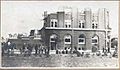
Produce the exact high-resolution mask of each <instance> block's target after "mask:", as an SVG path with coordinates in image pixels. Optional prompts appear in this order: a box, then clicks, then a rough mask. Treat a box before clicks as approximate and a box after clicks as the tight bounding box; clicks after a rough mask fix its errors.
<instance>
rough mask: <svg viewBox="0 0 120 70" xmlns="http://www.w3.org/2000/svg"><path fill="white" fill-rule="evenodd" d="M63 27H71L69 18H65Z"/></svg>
mask: <svg viewBox="0 0 120 70" xmlns="http://www.w3.org/2000/svg"><path fill="white" fill-rule="evenodd" d="M65 28H71V20H65Z"/></svg>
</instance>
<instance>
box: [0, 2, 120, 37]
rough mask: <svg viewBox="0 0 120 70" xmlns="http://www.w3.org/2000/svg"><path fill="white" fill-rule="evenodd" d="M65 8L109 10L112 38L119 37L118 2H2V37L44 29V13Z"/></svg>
mask: <svg viewBox="0 0 120 70" xmlns="http://www.w3.org/2000/svg"><path fill="white" fill-rule="evenodd" d="M63 7H72V8H78V9H79V10H84V8H91V9H92V11H93V12H95V11H97V10H98V9H99V8H106V9H108V10H109V13H110V15H109V16H110V17H109V20H110V21H109V22H110V27H111V28H112V31H111V35H112V37H117V36H118V14H119V9H118V7H119V2H118V1H52V2H50V1H2V2H1V36H3V37H5V38H6V37H8V34H10V33H11V34H14V33H27V34H29V33H30V30H31V29H41V28H42V27H43V21H42V19H43V13H44V11H48V12H49V13H51V12H56V11H58V10H60V9H61V8H63Z"/></svg>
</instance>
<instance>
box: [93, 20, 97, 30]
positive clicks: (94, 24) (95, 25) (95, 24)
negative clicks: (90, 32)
mask: <svg viewBox="0 0 120 70" xmlns="http://www.w3.org/2000/svg"><path fill="white" fill-rule="evenodd" d="M92 28H93V29H94V28H98V24H97V22H95V21H93V24H92Z"/></svg>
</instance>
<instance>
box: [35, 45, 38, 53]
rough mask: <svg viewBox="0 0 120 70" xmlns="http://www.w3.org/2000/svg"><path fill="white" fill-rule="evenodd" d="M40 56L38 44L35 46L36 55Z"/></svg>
mask: <svg viewBox="0 0 120 70" xmlns="http://www.w3.org/2000/svg"><path fill="white" fill-rule="evenodd" d="M37 54H38V45H37V44H36V45H35V55H37Z"/></svg>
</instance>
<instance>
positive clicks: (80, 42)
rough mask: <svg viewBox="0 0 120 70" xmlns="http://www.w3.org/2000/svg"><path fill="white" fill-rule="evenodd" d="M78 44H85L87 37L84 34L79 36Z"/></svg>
mask: <svg viewBox="0 0 120 70" xmlns="http://www.w3.org/2000/svg"><path fill="white" fill-rule="evenodd" d="M78 44H85V36H84V35H83V34H81V35H80V36H79V38H78Z"/></svg>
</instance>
